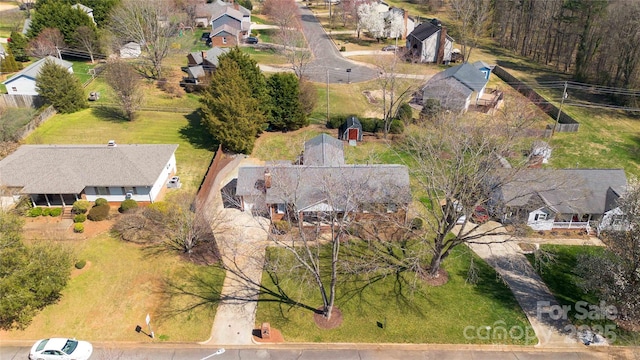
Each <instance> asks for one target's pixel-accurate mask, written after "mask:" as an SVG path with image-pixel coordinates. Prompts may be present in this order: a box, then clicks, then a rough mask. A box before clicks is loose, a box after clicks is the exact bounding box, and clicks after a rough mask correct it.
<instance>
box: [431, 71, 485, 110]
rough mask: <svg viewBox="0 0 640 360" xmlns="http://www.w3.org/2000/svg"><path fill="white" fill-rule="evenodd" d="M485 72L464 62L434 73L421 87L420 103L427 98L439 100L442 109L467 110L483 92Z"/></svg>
mask: <svg viewBox="0 0 640 360" xmlns="http://www.w3.org/2000/svg"><path fill="white" fill-rule="evenodd" d="M488 81H489V80H488V79H487V78H485V74H484V73H483V72H482V71H481V70H479V69H478V68H476V67H475V66H474V65H471V64H468V63H464V64H462V65H457V66H453V67H450V68H448V69H446V70H444V71H441V72H439V73H437V74H435V75H434V76H433V77H432V78H431V79H429V81H427V83H426V84H425V85H424V86H423V87H422V104H426V103H427V101H428V100H429V99H435V100H438V101H439V102H440V106H441V107H442V108H443V109H447V110H452V111H461V112H462V111H467V110H468V109H469V105H471V104H472V103H473V104H474V105H475V104H477V101H478V99H480V98H481V97H482V95H483V94H484V91H485V88H486V86H487V82H488Z"/></svg>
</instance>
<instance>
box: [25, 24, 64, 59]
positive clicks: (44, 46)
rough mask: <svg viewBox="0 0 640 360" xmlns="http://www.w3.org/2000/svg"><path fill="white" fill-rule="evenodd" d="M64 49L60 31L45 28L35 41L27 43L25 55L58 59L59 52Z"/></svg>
mask: <svg viewBox="0 0 640 360" xmlns="http://www.w3.org/2000/svg"><path fill="white" fill-rule="evenodd" d="M64 47H65V43H64V36H62V33H61V32H60V30H58V29H53V28H46V29H44V30H42V31H41V32H40V34H38V36H37V37H36V38H35V39H33V40H31V41H29V45H28V47H27V53H28V54H29V55H30V56H35V57H38V58H43V57H46V56H55V57H60V52H59V51H60V49H63V48H64Z"/></svg>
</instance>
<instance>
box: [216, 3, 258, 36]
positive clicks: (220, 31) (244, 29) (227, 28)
mask: <svg viewBox="0 0 640 360" xmlns="http://www.w3.org/2000/svg"><path fill="white" fill-rule="evenodd" d="M250 34H251V13H249V14H248V15H247V14H245V13H243V12H242V11H241V10H240V6H239V5H238V4H236V3H234V4H233V5H232V6H225V7H224V8H222V9H220V10H218V12H217V13H215V14H213V16H211V34H210V41H209V42H210V43H211V46H223V47H224V46H235V45H238V44H239V43H240V40H242V39H244V38H246V37H248V36H249V35H250Z"/></svg>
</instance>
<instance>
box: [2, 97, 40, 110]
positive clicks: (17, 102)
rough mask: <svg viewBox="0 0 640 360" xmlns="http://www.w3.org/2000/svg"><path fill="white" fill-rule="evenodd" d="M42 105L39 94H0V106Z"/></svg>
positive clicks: (30, 106)
mask: <svg viewBox="0 0 640 360" xmlns="http://www.w3.org/2000/svg"><path fill="white" fill-rule="evenodd" d="M42 105H44V99H42V97H41V96H40V95H13V94H1V95H0V108H1V107H10V108H33V109H38V108H40V107H41V106H42Z"/></svg>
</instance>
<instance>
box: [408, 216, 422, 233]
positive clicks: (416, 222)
mask: <svg viewBox="0 0 640 360" xmlns="http://www.w3.org/2000/svg"><path fill="white" fill-rule="evenodd" d="M423 227H424V220H422V218H413V220H411V230H422V228H423Z"/></svg>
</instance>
